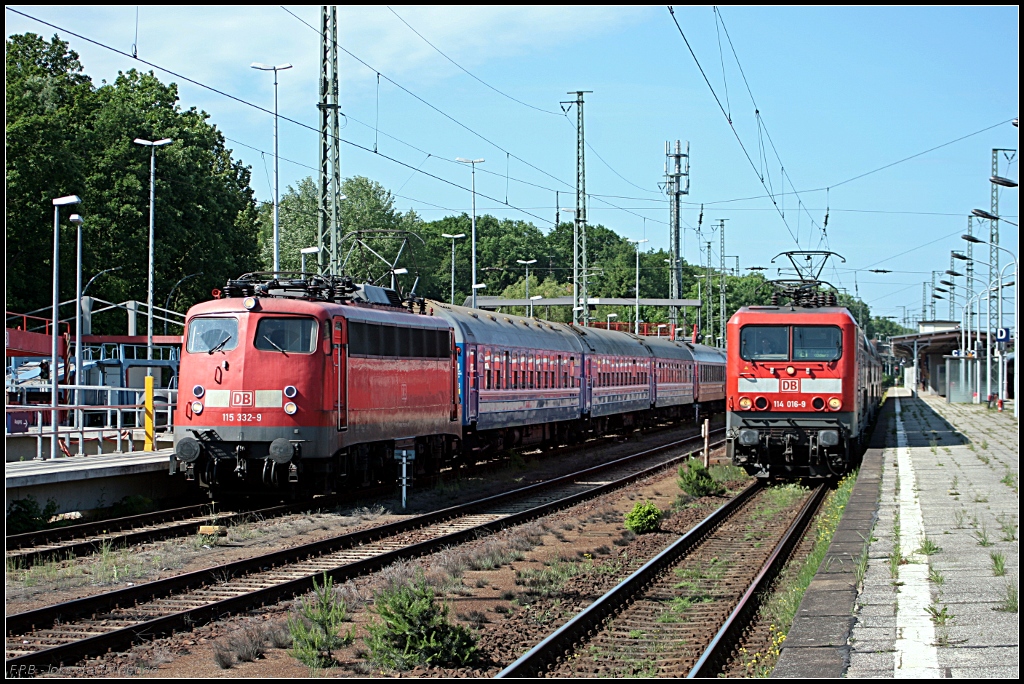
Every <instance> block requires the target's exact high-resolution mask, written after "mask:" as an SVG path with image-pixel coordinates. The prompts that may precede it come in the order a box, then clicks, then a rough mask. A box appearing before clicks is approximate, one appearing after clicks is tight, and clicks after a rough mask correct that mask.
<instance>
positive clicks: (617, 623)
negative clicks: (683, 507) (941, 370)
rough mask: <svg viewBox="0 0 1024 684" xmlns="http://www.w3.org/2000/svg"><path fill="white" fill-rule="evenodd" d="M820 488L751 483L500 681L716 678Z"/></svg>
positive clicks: (814, 508) (793, 543)
mask: <svg viewBox="0 0 1024 684" xmlns="http://www.w3.org/2000/svg"><path fill="white" fill-rule="evenodd" d="M826 489H827V487H826V486H825V485H822V486H819V487H818V488H817V489H815V490H814V491H813V492H812V493H811V494H810V495H808V496H806V497H804V498H803V500H802V501H801V502H799V503H798V504H797V503H793V502H791V503H790V504H789V505H787V506H786V510H789V511H790V512H791V514H790V515H785V514H784V512H783V511H782V510H775V508H777V504H778V499H777V498H776V499H775V500H774V502H773V497H777V495H774V494H772V489H771V488H767V487H764V486H762V485H761V484H760V483H759V482H755V483H753V484H751V485H750V486H748V487H747V488H746V489H744V490H743V491H742V492H740V493H739V494H738V495H737V496H736V497H734V498H733V499H731V500H730V501H729V502H728V503H726V504H725V505H724V506H722V507H721V508H719V509H718V510H717V511H715V512H714V513H712V514H711V515H710V516H708V517H707V518H706V519H705V520H703V521H702V522H701V523H700V524H699V525H697V526H696V527H694V528H693V529H692V530H690V531H689V532H687V533H686V534H685V535H683V536H682V537H680V538H679V539H678V540H677V541H676V542H674V543H673V544H672V545H671V546H669V547H668V548H666V549H665V550H664V551H662V552H661V553H660V554H658V555H657V556H655V557H654V558H653V559H651V560H650V561H649V562H647V563H646V564H645V565H644V566H643V567H641V568H640V569H639V570H637V571H636V572H635V573H633V574H632V575H631V576H630V577H628V578H627V579H625V580H623V581H622V582H621V583H619V584H618V585H617V586H616V587H615V588H613V589H612V590H611V591H609V592H608V593H607V594H605V595H604V596H602V597H601V598H599V599H598V600H597V601H595V602H594V603H592V604H591V605H590V606H589V607H587V608H586V609H585V610H583V611H582V612H581V613H579V614H578V615H576V616H575V617H574V618H572V619H571V620H570V621H569V622H567V623H565V624H564V625H563V626H562V627H560V628H559V629H558V630H556V631H555V632H553V633H552V634H551V635H549V636H548V637H547V638H546V639H544V640H543V641H542V642H541V643H539V644H538V645H537V646H535V647H534V648H533V649H531V650H530V651H528V652H527V653H526V654H524V655H523V656H522V657H520V658H519V659H518V660H517V661H516V662H514V663H512V664H511V665H509V666H508V667H507V668H505V669H504V670H502V671H501V672H500V673H499V674H498V676H499V677H503V678H507V677H536V676H545V675H548V676H556V677H580V676H599V677H621V676H638V675H639V676H650V677H715V676H718V675H719V674H720V673H722V671H723V668H724V667H725V665H726V664H727V662H728V661H729V659H730V658H732V657H733V655H732V652H733V649H734V648H736V646H737V644H738V643H739V640H740V638H741V637H742V634H743V631H744V629H745V628H746V627H747V625H748V624H749V623H750V621H751V620H752V619H753V618H754V617H755V616H756V614H757V610H758V608H759V606H760V601H761V598H762V597H763V596H764V595H765V594H766V593H767V590H768V589H769V587H770V586H771V583H772V582H773V581H774V579H775V577H776V576H777V574H778V572H779V571H780V570H781V568H782V567H783V566H784V565H785V562H786V561H787V560H788V559H789V557H790V555H791V553H792V550H793V549H794V548H795V546H796V544H797V543H798V542H799V540H800V537H801V536H802V535H803V532H804V530H806V528H807V525H808V524H809V523H810V521H811V520H812V519H813V517H814V514H815V512H816V511H817V509H818V506H819V504H820V503H821V500H822V499H823V497H824V495H825V492H826ZM794 510H796V512H795V513H792V511H794Z"/></svg>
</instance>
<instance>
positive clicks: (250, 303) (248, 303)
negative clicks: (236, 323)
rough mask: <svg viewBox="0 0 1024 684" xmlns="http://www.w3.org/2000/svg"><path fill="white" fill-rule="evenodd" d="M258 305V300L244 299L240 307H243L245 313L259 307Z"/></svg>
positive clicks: (253, 298) (252, 298)
mask: <svg viewBox="0 0 1024 684" xmlns="http://www.w3.org/2000/svg"><path fill="white" fill-rule="evenodd" d="M259 304H260V300H258V299H256V298H255V297H246V298H245V299H243V300H242V306H244V307H245V308H246V310H247V311H252V310H253V309H255V308H256V307H257V306H259Z"/></svg>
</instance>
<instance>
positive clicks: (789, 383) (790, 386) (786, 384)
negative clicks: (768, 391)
mask: <svg viewBox="0 0 1024 684" xmlns="http://www.w3.org/2000/svg"><path fill="white" fill-rule="evenodd" d="M782 391H783V392H799V391H800V381H799V380H783V381H782Z"/></svg>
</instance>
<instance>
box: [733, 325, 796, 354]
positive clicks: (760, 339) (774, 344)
mask: <svg viewBox="0 0 1024 684" xmlns="http://www.w3.org/2000/svg"><path fill="white" fill-rule="evenodd" d="M740 358H742V359H743V360H744V361H787V360H788V359H789V326H786V325H747V326H744V327H743V328H741V329H740Z"/></svg>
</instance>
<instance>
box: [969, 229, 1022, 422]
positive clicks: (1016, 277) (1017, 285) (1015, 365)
mask: <svg viewBox="0 0 1024 684" xmlns="http://www.w3.org/2000/svg"><path fill="white" fill-rule="evenodd" d="M978 212H981V210H980V209H975V210H974V213H975V215H977V214H978ZM982 213H985V212H982ZM990 216H991V214H990ZM994 218H997V219H998V217H994ZM1000 220H1005V219H1000ZM1006 222H1007V223H1009V224H1010V225H1013V226H1016V225H1017V224H1016V223H1013V222H1012V221H1006ZM960 237H961V238H963V239H964V240H966V241H967V242H973V243H975V244H983V245H989V246H990V247H991V246H993V245H992V244H991V243H989V242H986V241H985V240H979V239H978V238H976V237H974V236H973V235H961V236H960ZM994 246H995V248H996V249H998V250H1000V251H1003V252H1006V253H1007V254H1009V255H1010V259H1011V260H1012V261H1013V276H1014V277H1013V287H1014V291H1013V416H1014V418H1018V417H1020V414H1019V410H1020V409H1018V408H1017V404H1018V399H1017V392H1018V390H1019V389H1020V380H1019V379H1018V378H1017V371H1018V363H1017V351H1018V350H1017V345H1018V343H1019V341H1020V331H1019V330H1018V329H1017V326H1018V323H1019V313H1018V311H1017V309H1018V308H1019V305H1020V299H1019V293H1020V268H1019V266H1018V264H1017V255H1016V254H1014V253H1013V252H1011V251H1010V250H1008V249H1006V248H1005V247H1000V246H999V245H994ZM978 263H984V262H980V261H979V262H978ZM1008 265H1009V264H1007V266H1008ZM989 268H991V266H989ZM1003 269H1004V270H1005V269H1006V266H1004V267H1003ZM1002 281H1003V275H1002V272H1000V274H999V285H998V296H999V309H1000V311H999V326H1000V327H1002V325H1003V318H1002V305H1003V293H1002V292H1003V290H1002V288H1003V285H1002ZM991 330H992V323H991V321H990V322H989V335H988V336H989V338H991V335H992V332H991ZM989 343H990V339H986V350H987V348H988V345H989ZM986 356H987V354H986ZM1000 370H1001V369H1000ZM990 375H991V371H990ZM989 383H990V384H991V377H990V379H989ZM1001 384H1002V383H1000V385H1001Z"/></svg>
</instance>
